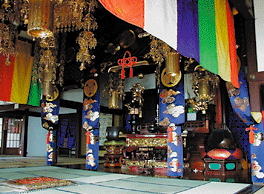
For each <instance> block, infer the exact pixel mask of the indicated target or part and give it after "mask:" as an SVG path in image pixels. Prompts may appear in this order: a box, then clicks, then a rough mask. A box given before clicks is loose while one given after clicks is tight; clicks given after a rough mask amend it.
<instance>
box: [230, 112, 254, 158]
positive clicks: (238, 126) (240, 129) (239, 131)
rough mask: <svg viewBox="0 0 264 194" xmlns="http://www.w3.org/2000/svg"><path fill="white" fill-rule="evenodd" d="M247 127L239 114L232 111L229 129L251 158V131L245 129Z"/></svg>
mask: <svg viewBox="0 0 264 194" xmlns="http://www.w3.org/2000/svg"><path fill="white" fill-rule="evenodd" d="M247 127H248V126H247V125H246V124H245V123H244V122H243V121H242V120H241V119H240V118H239V116H238V115H237V114H235V113H233V112H231V113H230V120H229V129H230V130H231V131H232V133H233V136H234V138H235V140H236V142H238V143H239V144H240V145H241V146H242V148H243V149H244V151H245V152H246V154H247V156H248V158H250V144H249V135H248V133H249V132H248V131H246V130H245V129H246V128H247Z"/></svg>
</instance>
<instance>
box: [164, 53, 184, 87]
mask: <svg viewBox="0 0 264 194" xmlns="http://www.w3.org/2000/svg"><path fill="white" fill-rule="evenodd" d="M180 80H181V71H180V54H179V53H178V52H171V53H169V54H168V55H167V58H166V67H165V68H164V70H163V71H162V74H161V82H162V84H163V85H164V86H167V87H173V86H176V85H177V84H178V83H179V82H180Z"/></svg>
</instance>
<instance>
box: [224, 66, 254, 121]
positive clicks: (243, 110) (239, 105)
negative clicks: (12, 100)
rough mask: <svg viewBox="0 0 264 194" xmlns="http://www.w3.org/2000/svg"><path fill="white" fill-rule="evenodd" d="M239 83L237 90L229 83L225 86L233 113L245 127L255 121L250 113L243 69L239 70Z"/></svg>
mask: <svg viewBox="0 0 264 194" xmlns="http://www.w3.org/2000/svg"><path fill="white" fill-rule="evenodd" d="M239 83H240V88H239V89H238V88H235V87H233V85H231V84H230V83H227V84H226V85H227V91H228V94H229V98H230V102H231V105H232V107H233V110H234V112H235V113H236V114H237V115H238V116H239V117H240V118H241V120H242V121H243V122H244V123H245V124H247V125H252V124H253V123H255V121H254V119H253V117H252V116H251V112H250V106H249V95H248V85H247V82H246V77H245V73H244V71H243V68H240V72H239Z"/></svg>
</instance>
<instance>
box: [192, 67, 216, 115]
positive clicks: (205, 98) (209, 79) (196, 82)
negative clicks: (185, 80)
mask: <svg viewBox="0 0 264 194" xmlns="http://www.w3.org/2000/svg"><path fill="white" fill-rule="evenodd" d="M197 70H198V71H197V72H195V73H194V77H193V89H194V93H195V95H196V99H190V100H189V103H190V104H191V106H192V107H193V110H194V111H202V113H204V114H205V113H206V110H207V109H208V104H209V103H210V102H211V101H212V100H213V98H214V94H213V91H214V89H215V88H216V87H218V84H219V81H220V80H219V77H218V76H217V75H215V74H213V73H211V72H209V71H207V70H205V69H203V68H202V67H201V66H198V67H197Z"/></svg>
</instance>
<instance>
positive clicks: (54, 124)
mask: <svg viewBox="0 0 264 194" xmlns="http://www.w3.org/2000/svg"><path fill="white" fill-rule="evenodd" d="M59 110H60V99H59V98H57V99H55V100H54V101H47V100H46V97H45V96H43V97H42V102H41V122H42V127H43V128H45V129H47V130H48V131H49V132H48V138H49V139H48V140H47V144H48V145H47V165H54V164H56V163H57V149H56V147H57V146H56V140H55V138H56V137H57V135H56V132H57V129H58V123H59Z"/></svg>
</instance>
